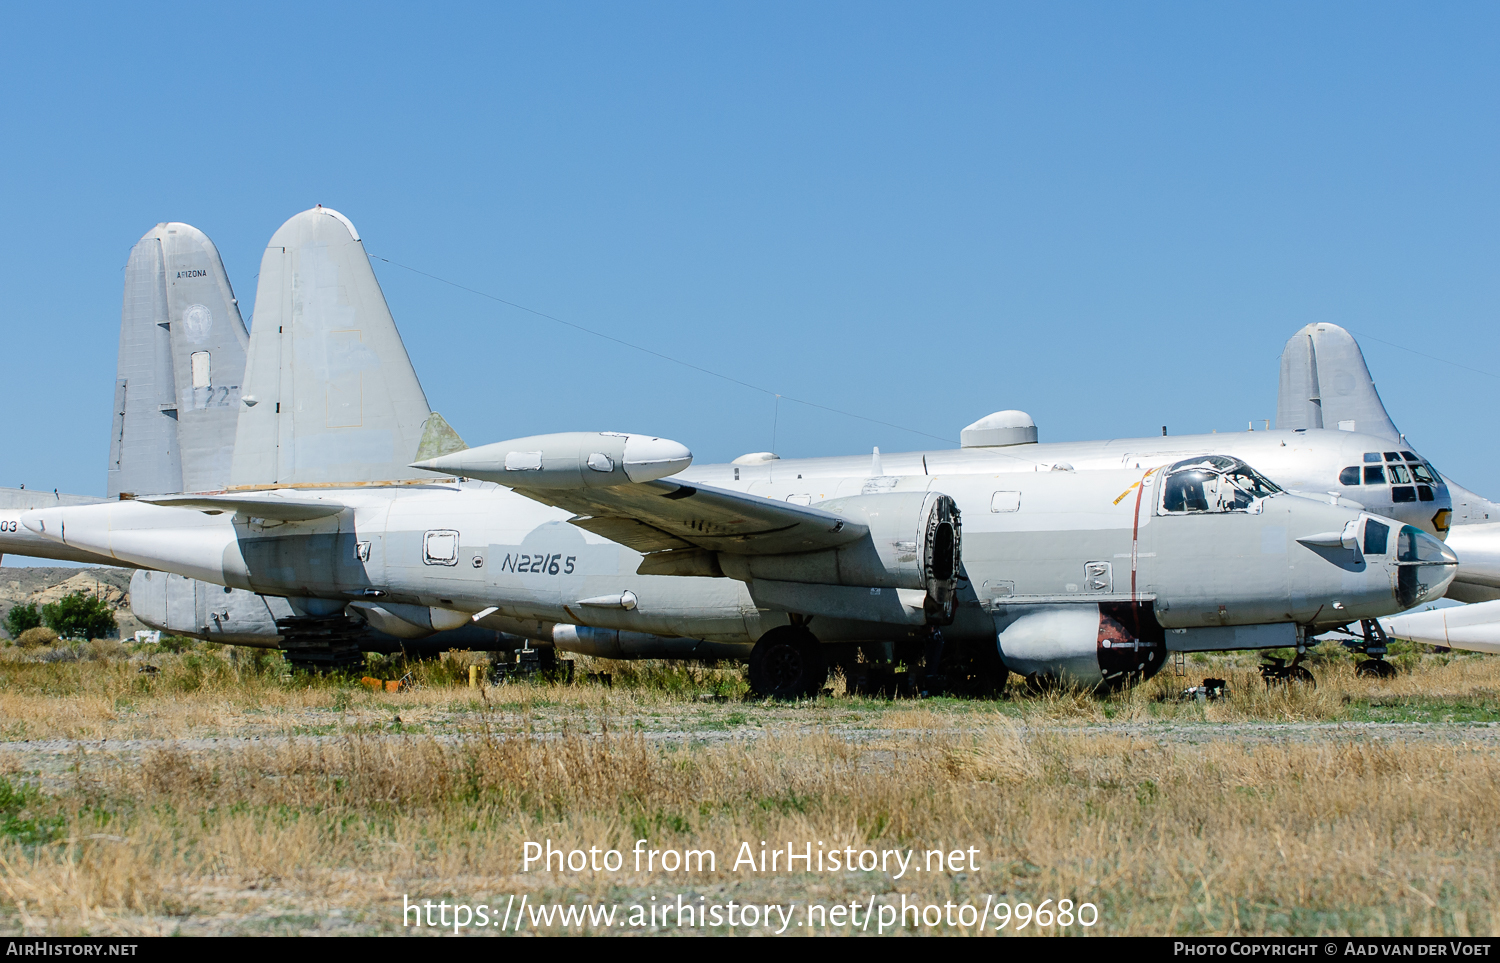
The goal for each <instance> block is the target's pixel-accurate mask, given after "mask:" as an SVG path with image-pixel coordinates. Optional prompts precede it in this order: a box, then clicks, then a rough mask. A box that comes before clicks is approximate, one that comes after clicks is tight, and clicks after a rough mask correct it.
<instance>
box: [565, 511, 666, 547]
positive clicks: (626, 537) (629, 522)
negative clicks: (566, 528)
mask: <svg viewBox="0 0 1500 963" xmlns="http://www.w3.org/2000/svg"><path fill="white" fill-rule="evenodd" d="M568 521H569V522H571V523H572V524H574V525H577V526H578V527H579V528H581V529H583V530H585V531H589V532H593V533H594V534H595V535H603V536H604V537H605V538H607V539H609V540H610V541H612V542H619V543H620V544H621V545H624V546H625V547H626V548H631V549H635V550H636V551H637V552H640V553H641V554H642V555H649V554H651V553H652V552H668V551H671V550H673V549H678V548H692V547H693V546H692V545H690V544H688V543H687V542H685V541H683V540H682V539H680V538H678V537H677V536H675V535H669V534H667V533H666V532H664V531H662V530H661V529H659V528H653V527H651V526H650V525H647V524H646V523H645V522H641V521H637V520H636V519H634V518H621V517H619V516H608V515H606V516H592V515H581V516H580V515H575V516H574V517H572V518H570V519H568Z"/></svg>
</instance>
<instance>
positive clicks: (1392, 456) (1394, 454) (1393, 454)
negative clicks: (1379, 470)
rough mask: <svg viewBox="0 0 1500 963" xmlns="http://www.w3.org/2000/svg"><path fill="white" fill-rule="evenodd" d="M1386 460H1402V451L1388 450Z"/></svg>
mask: <svg viewBox="0 0 1500 963" xmlns="http://www.w3.org/2000/svg"><path fill="white" fill-rule="evenodd" d="M1385 460H1386V461H1400V460H1401V453H1400V452H1399V451H1388V452H1386V453H1385Z"/></svg>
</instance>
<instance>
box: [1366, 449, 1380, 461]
mask: <svg viewBox="0 0 1500 963" xmlns="http://www.w3.org/2000/svg"><path fill="white" fill-rule="evenodd" d="M1365 461H1380V452H1378V451H1367V452H1365Z"/></svg>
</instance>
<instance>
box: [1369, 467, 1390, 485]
mask: <svg viewBox="0 0 1500 963" xmlns="http://www.w3.org/2000/svg"><path fill="white" fill-rule="evenodd" d="M1365 484H1366V485H1384V484H1385V469H1384V468H1382V467H1380V466H1379V465H1366V466H1365Z"/></svg>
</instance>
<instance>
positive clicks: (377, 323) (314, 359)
mask: <svg viewBox="0 0 1500 963" xmlns="http://www.w3.org/2000/svg"><path fill="white" fill-rule="evenodd" d="M240 401H241V404H240V417H239V425H238V432H237V434H236V437H235V441H234V464H233V468H232V470H231V473H230V475H231V478H230V484H231V486H232V487H264V486H267V485H297V484H340V483H360V482H381V481H401V480H409V479H419V478H431V477H432V476H431V475H430V474H427V473H424V472H421V471H418V470H416V469H413V468H410V467H408V465H409V464H410V463H411V462H412V461H414V460H416V458H417V457H418V453H419V451H427V452H435V453H437V454H444V453H446V452H448V451H453V450H456V449H461V448H462V447H463V442H462V441H460V440H459V439H458V436H457V435H456V434H454V433H453V430H452V429H451V428H449V427H448V426H447V423H446V422H444V421H443V420H442V417H441V416H439V415H436V414H434V413H433V411H432V410H431V409H430V408H429V407H428V406H427V396H426V395H425V394H423V392H422V385H421V383H420V382H418V381H417V375H416V372H415V371H414V370H413V369H412V365H411V359H410V358H409V357H408V356H407V353H406V346H405V345H404V344H402V342H401V335H400V334H399V333H398V332H397V331H396V322H395V321H394V320H393V319H392V318H391V312H390V308H389V307H387V305H386V301H385V295H384V294H383V293H382V292H381V290H380V282H379V281H378V280H376V278H375V271H374V270H373V269H372V268H371V266H370V259H369V257H368V256H367V255H366V254H365V249H364V245H363V244H361V243H360V240H359V234H358V232H357V231H355V229H354V225H353V224H351V223H350V222H349V219H348V218H346V217H344V215H342V214H340V213H338V212H337V211H334V210H330V209H329V208H326V207H316V208H314V209H312V210H310V211H303V212H302V213H301V214H298V215H296V216H294V217H293V218H291V219H290V220H289V221H287V222H286V223H285V224H283V225H281V228H280V229H279V230H277V232H276V233H275V235H273V236H272V238H271V243H270V244H269V245H267V247H266V253H265V256H264V257H263V258H262V259H261V264H260V284H259V287H257V289H256V293H255V324H254V330H253V331H252V333H251V336H250V361H249V366H248V368H247V371H246V376H245V390H244V393H243V395H242V396H241V399H240Z"/></svg>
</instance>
